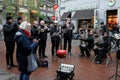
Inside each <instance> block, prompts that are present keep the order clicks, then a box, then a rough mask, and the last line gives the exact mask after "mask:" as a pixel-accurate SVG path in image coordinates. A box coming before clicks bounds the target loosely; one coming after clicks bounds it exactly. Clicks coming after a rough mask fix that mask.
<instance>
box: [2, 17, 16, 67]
mask: <svg viewBox="0 0 120 80" xmlns="http://www.w3.org/2000/svg"><path fill="white" fill-rule="evenodd" d="M12 23H13V19H12V17H11V16H7V17H6V23H5V24H4V25H3V33H4V41H5V46H6V63H7V68H8V69H10V67H16V66H15V65H14V64H13V53H14V47H15V41H14V36H15V33H16V26H13V25H12Z"/></svg>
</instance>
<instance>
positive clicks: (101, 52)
mask: <svg viewBox="0 0 120 80" xmlns="http://www.w3.org/2000/svg"><path fill="white" fill-rule="evenodd" d="M107 52H108V49H105V48H99V49H98V48H97V49H94V53H95V55H96V56H97V57H96V59H95V60H96V61H100V62H101V61H102V59H105V58H106V53H107Z"/></svg>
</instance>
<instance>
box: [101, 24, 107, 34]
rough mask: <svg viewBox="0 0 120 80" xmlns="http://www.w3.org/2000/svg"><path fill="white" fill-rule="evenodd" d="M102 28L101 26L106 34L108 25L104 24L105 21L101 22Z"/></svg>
mask: <svg viewBox="0 0 120 80" xmlns="http://www.w3.org/2000/svg"><path fill="white" fill-rule="evenodd" d="M100 28H101V31H102V35H103V34H104V32H107V31H108V29H107V26H105V25H104V22H101V23H100Z"/></svg>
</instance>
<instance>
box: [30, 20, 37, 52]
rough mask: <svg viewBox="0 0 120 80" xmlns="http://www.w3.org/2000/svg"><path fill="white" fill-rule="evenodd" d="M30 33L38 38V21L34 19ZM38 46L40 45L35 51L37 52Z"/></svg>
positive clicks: (34, 37) (32, 36) (33, 37)
mask: <svg viewBox="0 0 120 80" xmlns="http://www.w3.org/2000/svg"><path fill="white" fill-rule="evenodd" d="M30 33H31V38H32V39H38V22H37V21H33V26H32V28H31V30H30ZM37 48H38V46H37V47H36V48H35V50H34V51H35V52H34V53H36V51H37Z"/></svg>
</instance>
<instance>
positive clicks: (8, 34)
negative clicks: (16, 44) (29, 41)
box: [3, 22, 16, 41]
mask: <svg viewBox="0 0 120 80" xmlns="http://www.w3.org/2000/svg"><path fill="white" fill-rule="evenodd" d="M3 33H4V41H14V36H15V33H16V27H14V26H13V25H12V24H10V23H8V22H7V23H6V24H4V25H3Z"/></svg>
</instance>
